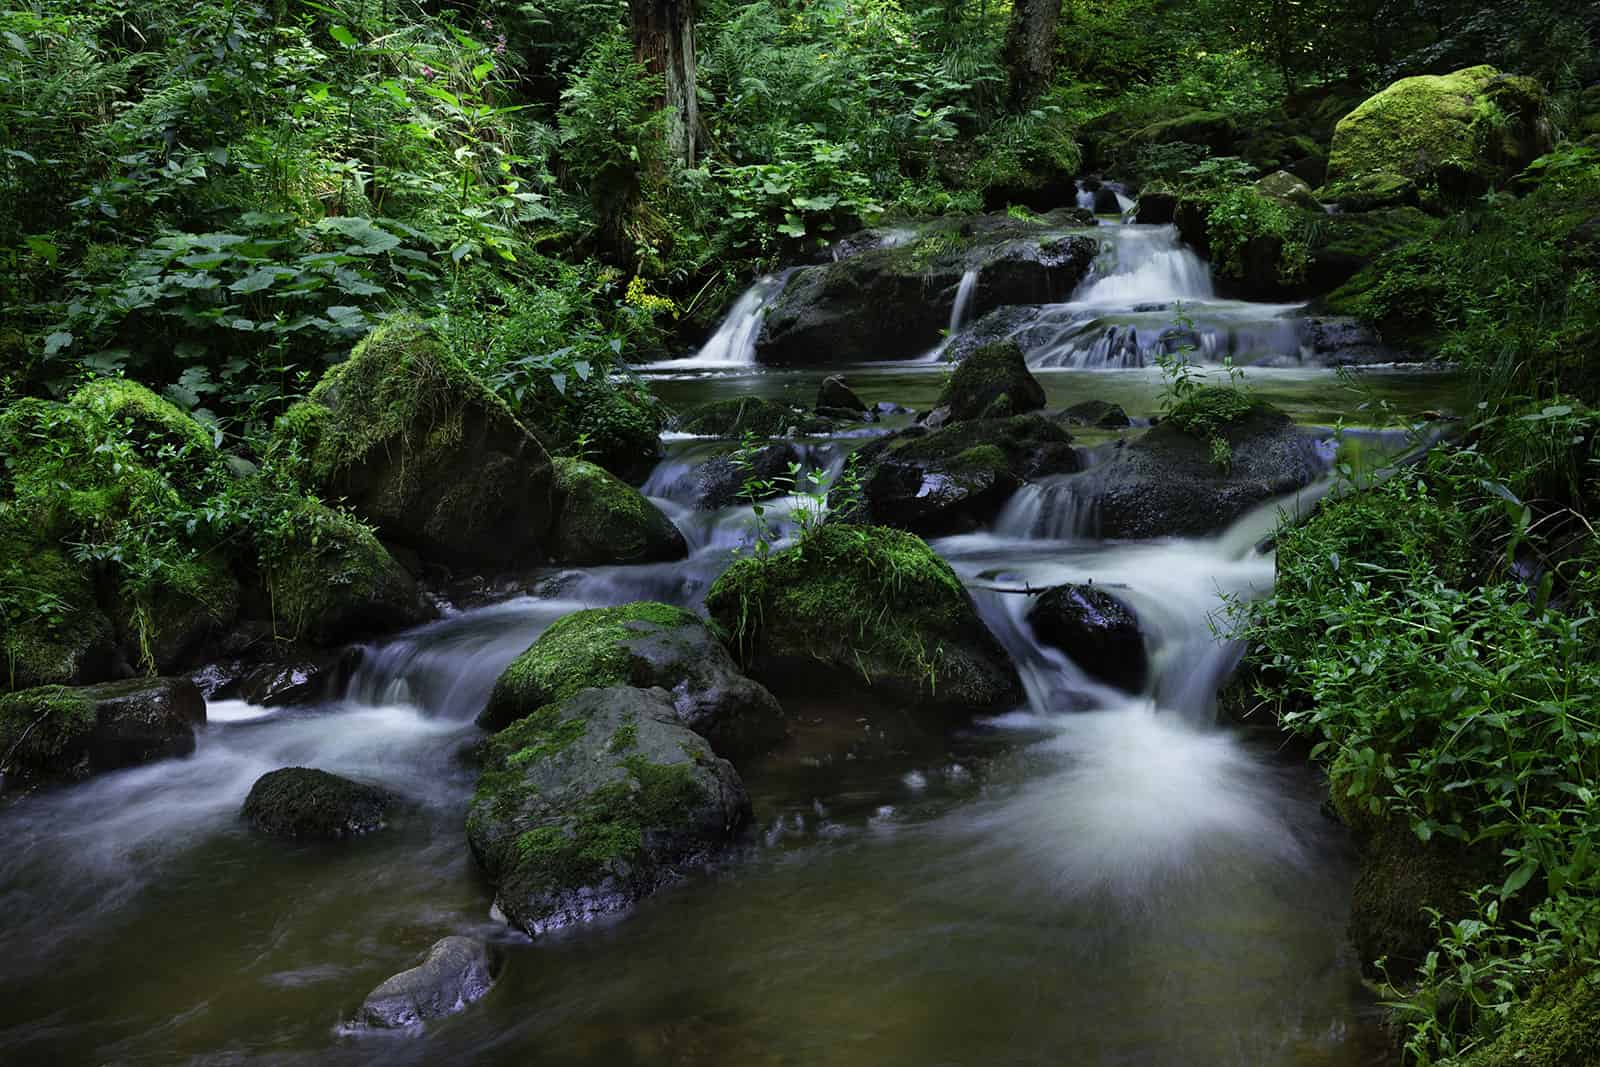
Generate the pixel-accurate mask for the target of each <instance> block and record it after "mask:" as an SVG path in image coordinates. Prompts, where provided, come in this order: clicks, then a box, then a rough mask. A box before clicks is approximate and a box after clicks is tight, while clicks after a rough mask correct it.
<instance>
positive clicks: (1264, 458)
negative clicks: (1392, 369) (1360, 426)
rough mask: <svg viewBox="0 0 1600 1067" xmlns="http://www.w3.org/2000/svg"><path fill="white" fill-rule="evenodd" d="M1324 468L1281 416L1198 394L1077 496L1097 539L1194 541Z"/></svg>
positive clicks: (1261, 406)
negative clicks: (1085, 507) (1178, 538)
mask: <svg viewBox="0 0 1600 1067" xmlns="http://www.w3.org/2000/svg"><path fill="white" fill-rule="evenodd" d="M1327 467H1328V457H1327V455H1326V454H1325V453H1324V452H1323V451H1321V450H1319V448H1318V447H1317V442H1316V440H1315V439H1314V438H1313V437H1311V436H1310V435H1308V434H1305V433H1303V432H1302V431H1300V430H1299V429H1297V428H1296V427H1295V426H1294V424H1293V423H1292V422H1290V420H1289V417H1288V416H1287V415H1285V414H1284V413H1283V412H1282V411H1279V410H1278V409H1276V408H1274V407H1272V406H1271V405H1270V404H1267V403H1265V402H1263V401H1259V400H1255V399H1253V398H1251V397H1249V396H1248V395H1246V394H1242V393H1237V392H1235V391H1234V390H1231V389H1228V388H1226V387H1219V388H1208V389H1202V390H1197V391H1196V393H1195V395H1193V396H1191V397H1190V398H1188V399H1186V400H1185V401H1184V403H1183V404H1181V405H1180V406H1179V407H1178V408H1176V409H1175V410H1173V411H1172V412H1171V413H1170V414H1169V416H1168V417H1167V418H1166V419H1163V420H1162V421H1161V423H1160V424H1159V425H1157V426H1154V427H1152V428H1151V429H1150V430H1148V431H1147V432H1146V433H1144V434H1143V435H1141V436H1140V437H1138V438H1136V439H1134V440H1132V441H1129V442H1127V443H1126V444H1125V445H1123V446H1121V447H1119V448H1117V449H1116V451H1115V452H1114V453H1113V454H1112V456H1111V458H1110V459H1108V460H1107V461H1106V462H1104V463H1101V464H1099V465H1097V466H1094V467H1091V468H1090V469H1089V470H1087V471H1085V472H1084V473H1083V475H1082V476H1081V477H1080V478H1078V479H1076V480H1075V488H1076V491H1077V493H1078V494H1079V496H1080V499H1082V500H1084V501H1085V502H1086V503H1087V505H1088V507H1089V509H1090V511H1091V513H1092V515H1093V517H1094V524H1095V528H1096V529H1097V531H1098V533H1099V535H1100V536H1102V537H1115V538H1148V537H1172V536H1182V537H1198V536H1203V535H1205V534H1210V533H1215V532H1217V531H1218V530H1221V529H1223V528H1225V527H1226V526H1227V525H1228V524H1229V523H1231V522H1233V521H1234V520H1235V519H1237V518H1239V517H1240V516H1242V515H1243V514H1244V513H1245V512H1247V511H1249V510H1250V509H1251V508H1253V507H1255V506H1256V505H1258V504H1261V503H1264V502H1266V501H1268V500H1270V499H1272V498H1273V497H1275V496H1279V495H1282V494H1284V493H1288V492H1292V491H1293V490H1295V489H1299V488H1303V487H1304V486H1306V485H1309V484H1310V483H1311V481H1312V480H1313V479H1315V478H1317V477H1318V476H1319V475H1321V474H1322V473H1323V471H1325V470H1326V469H1327Z"/></svg>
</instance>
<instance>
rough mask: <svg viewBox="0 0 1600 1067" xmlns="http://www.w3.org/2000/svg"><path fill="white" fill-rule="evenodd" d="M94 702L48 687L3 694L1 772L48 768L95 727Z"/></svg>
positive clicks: (0, 702)
mask: <svg viewBox="0 0 1600 1067" xmlns="http://www.w3.org/2000/svg"><path fill="white" fill-rule="evenodd" d="M94 723H95V707H94V701H93V700H91V699H89V698H88V697H87V696H85V695H84V694H83V692H82V691H81V690H77V689H69V688H67V687H65V686H59V685H49V686H42V687H39V688H36V689H25V690H22V691H21V692H16V693H5V694H0V773H6V772H8V771H12V770H17V769H35V768H47V767H50V766H51V765H52V764H54V763H56V762H57V761H58V760H60V758H61V756H62V754H63V753H64V752H65V750H66V749H67V747H68V746H69V745H70V744H71V743H72V741H73V740H74V739H76V738H78V737H81V736H82V735H83V734H85V733H86V732H88V730H89V729H90V728H91V727H93V726H94Z"/></svg>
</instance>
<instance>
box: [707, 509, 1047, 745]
mask: <svg viewBox="0 0 1600 1067" xmlns="http://www.w3.org/2000/svg"><path fill="white" fill-rule="evenodd" d="M706 607H707V608H708V609H709V611H710V612H711V617H712V618H713V619H714V620H716V622H717V623H718V624H719V625H721V626H722V628H723V630H724V631H725V632H726V633H728V634H729V635H731V640H732V642H733V645H734V648H735V650H736V654H737V656H738V657H739V659H740V660H741V661H742V662H743V663H744V664H745V666H746V668H747V669H748V670H749V671H750V673H751V674H752V675H753V676H754V677H755V678H757V679H759V680H763V681H767V682H768V683H769V684H777V683H782V682H784V681H786V680H788V681H793V679H794V678H795V677H798V676H804V677H805V678H806V679H808V684H810V685H812V686H814V685H815V684H816V679H817V678H818V677H819V676H823V675H825V676H827V677H828V678H830V679H831V680H832V681H834V682H836V683H843V684H850V685H854V686H858V687H862V688H864V689H866V690H867V691H868V692H870V693H872V694H875V695H877V696H879V697H881V698H882V699H884V700H885V701H890V702H894V703H897V704H903V705H906V706H908V707H911V708H914V709H920V710H929V711H934V712H939V713H946V714H961V715H970V714H973V713H982V712H998V711H1004V710H1008V709H1010V708H1012V707H1014V706H1015V705H1016V704H1017V703H1018V702H1019V701H1020V700H1021V699H1022V686H1021V681H1020V679H1019V677H1018V675H1017V671H1016V667H1015V666H1013V665H1012V663H1011V662H1010V660H1009V659H1007V658H1006V655H1005V652H1004V651H1003V650H1002V649H1001V648H1000V646H999V643H998V642H996V640H995V638H994V635H993V634H991V633H990V632H989V630H988V629H987V628H986V627H985V626H984V624H983V622H982V621H981V620H980V619H979V618H978V614H977V610H976V609H975V608H974V607H973V604H972V599H971V597H969V596H968V595H967V591H966V589H965V588H964V587H963V586H962V584H961V581H960V579H959V578H957V577H956V574H955V572H954V571H952V570H951V569H950V565H949V564H947V563H945V562H944V560H942V559H940V558H939V557H938V556H937V555H935V554H934V552H933V550H932V549H930V548H929V547H928V546H927V545H926V544H925V543H924V542H923V541H922V540H921V539H919V538H917V537H914V536H912V535H911V534H908V533H904V532H902V531H899V530H891V529H886V528H883V527H875V526H855V525H849V524H828V525H825V526H823V527H821V528H820V529H817V530H815V531H813V532H812V533H811V534H809V535H808V536H806V537H804V538H802V539H801V541H800V542H799V543H798V544H796V545H795V546H793V547H791V548H788V549H785V550H783V551H781V552H776V553H773V554H772V555H770V556H768V557H767V558H765V559H758V558H753V557H751V558H745V559H741V560H739V561H737V562H735V563H734V564H733V566H731V567H729V568H728V570H727V571H725V572H724V573H723V574H722V576H721V577H720V578H718V579H717V581H716V583H715V584H714V585H713V586H712V587H711V592H710V593H709V594H708V595H707V597H706Z"/></svg>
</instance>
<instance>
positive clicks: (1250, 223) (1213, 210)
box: [1206, 186, 1311, 284]
mask: <svg viewBox="0 0 1600 1067" xmlns="http://www.w3.org/2000/svg"><path fill="white" fill-rule="evenodd" d="M1309 235H1310V223H1309V222H1308V221H1307V219H1306V217H1305V214H1304V213H1303V212H1301V211H1300V210H1298V209H1296V208H1294V207H1291V206H1290V205H1288V204H1285V203H1283V202H1282V201H1281V200H1276V199H1273V198H1272V197H1269V196H1263V195H1262V194H1261V193H1259V192H1257V191H1256V190H1255V189H1254V188H1252V187H1249V186H1244V187H1236V188H1233V189H1229V190H1228V191H1226V192H1223V193H1220V194H1218V195H1217V196H1215V197H1214V198H1212V199H1211V201H1210V208H1209V210H1208V211H1207V212H1206V238H1207V240H1208V242H1209V243H1210V245H1211V263H1212V266H1213V268H1214V269H1215V270H1217V271H1218V272H1219V273H1221V274H1225V275H1229V276H1231V277H1243V276H1244V273H1245V269H1246V268H1245V256H1246V255H1247V250H1248V248H1249V246H1250V244H1251V242H1253V241H1258V240H1267V241H1270V242H1272V244H1273V246H1274V247H1275V248H1276V250H1277V256H1276V259H1277V268H1278V279H1279V280H1280V281H1281V282H1284V283H1286V284H1288V283H1293V282H1297V281H1299V280H1301V279H1302V278H1304V277H1305V272H1306V265H1307V263H1308V262H1309V260H1310V254H1311V244H1310V240H1309Z"/></svg>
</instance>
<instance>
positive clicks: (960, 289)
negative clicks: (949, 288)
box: [945, 267, 978, 339]
mask: <svg viewBox="0 0 1600 1067" xmlns="http://www.w3.org/2000/svg"><path fill="white" fill-rule="evenodd" d="M977 291H978V268H976V267H974V268H972V269H971V270H969V271H967V272H966V273H965V274H963V275H962V276H961V284H960V285H959V286H957V287H956V302H955V304H954V305H952V306H951V308H950V328H949V329H948V330H947V331H945V337H946V339H948V338H951V337H954V336H955V335H956V334H957V333H959V332H960V330H961V327H963V326H965V325H966V324H967V319H968V318H969V317H970V315H971V311H972V296H973V294H974V293H976V292H977Z"/></svg>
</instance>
